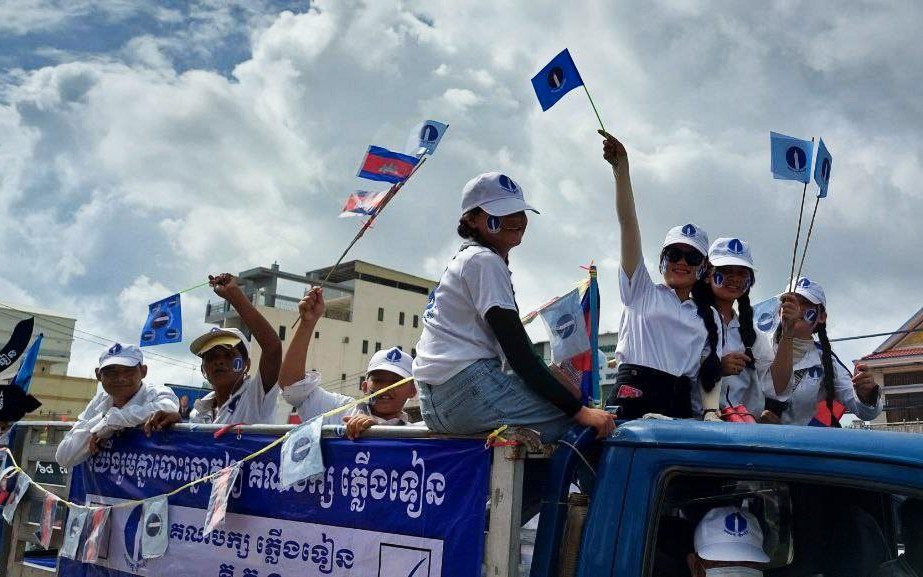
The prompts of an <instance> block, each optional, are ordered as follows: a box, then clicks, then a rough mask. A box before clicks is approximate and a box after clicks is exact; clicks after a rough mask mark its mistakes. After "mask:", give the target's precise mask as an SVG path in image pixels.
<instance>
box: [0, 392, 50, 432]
mask: <svg viewBox="0 0 923 577" xmlns="http://www.w3.org/2000/svg"><path fill="white" fill-rule="evenodd" d="M41 406H42V403H41V402H39V400H38V399H36V398H35V397H33V396H32V395H29V394H27V393H26V392H25V391H23V390H22V389H20V388H19V387H17V386H16V385H0V422H3V423H15V422H16V421H18V420H19V419H21V418H23V417H24V416H25V415H26V413H31V412H32V411H34V410H35V409H37V408H39V407H41Z"/></svg>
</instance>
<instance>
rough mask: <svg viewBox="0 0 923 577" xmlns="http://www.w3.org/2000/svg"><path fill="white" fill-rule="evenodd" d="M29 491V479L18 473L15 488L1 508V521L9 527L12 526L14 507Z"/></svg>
mask: <svg viewBox="0 0 923 577" xmlns="http://www.w3.org/2000/svg"><path fill="white" fill-rule="evenodd" d="M28 490H29V477H28V476H27V475H26V474H25V473H20V474H19V475H18V476H17V477H16V486H15V488H14V489H13V492H12V493H11V494H10V496H9V497H8V498H7V500H6V505H4V506H3V519H4V520H5V521H6V522H7V523H8V524H10V525H12V524H13V515H15V514H16V507H18V506H19V502H20V501H22V498H23V497H24V496H25V495H26V491H28Z"/></svg>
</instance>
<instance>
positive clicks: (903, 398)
mask: <svg viewBox="0 0 923 577" xmlns="http://www.w3.org/2000/svg"><path fill="white" fill-rule="evenodd" d="M885 415H886V416H887V418H888V422H889V423H903V422H907V421H923V392H921V393H899V394H896V393H890V394H887V395H885Z"/></svg>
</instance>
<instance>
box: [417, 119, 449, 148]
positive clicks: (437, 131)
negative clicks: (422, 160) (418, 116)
mask: <svg viewBox="0 0 923 577" xmlns="http://www.w3.org/2000/svg"><path fill="white" fill-rule="evenodd" d="M447 128H449V125H448V124H443V123H441V122H437V121H435V120H427V121H425V122H423V123H422V124H420V125H418V126H417V127H416V129H415V130H414V132H413V134H411V135H410V140H408V141H407V150H408V152H410V154H413V155H416V156H420V155H423V154H432V153H434V152H436V147H437V146H438V145H439V141H440V140H442V135H443V134H445V131H446V129H447Z"/></svg>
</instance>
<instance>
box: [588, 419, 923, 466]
mask: <svg viewBox="0 0 923 577" xmlns="http://www.w3.org/2000/svg"><path fill="white" fill-rule="evenodd" d="M605 442H606V444H614V445H632V446H652V447H658V448H663V447H676V448H684V449H690V448H703V449H705V448H708V449H721V450H725V451H726V450H742V451H758V452H774V453H788V454H800V455H823V456H825V457H841V458H846V459H861V460H864V461H878V462H887V463H894V464H900V465H910V466H913V467H923V436H920V435H916V434H914V433H891V432H885V431H871V430H866V429H829V428H826V427H805V426H794V425H748V424H742V423H715V422H701V421H688V420H675V421H667V420H657V419H639V420H635V421H627V422H624V423H620V424H619V425H618V427H617V429H616V431H615V433H613V434H612V436H611V437H609V438H608V439H606V441H605Z"/></svg>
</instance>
